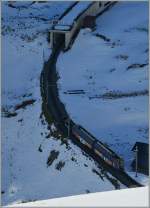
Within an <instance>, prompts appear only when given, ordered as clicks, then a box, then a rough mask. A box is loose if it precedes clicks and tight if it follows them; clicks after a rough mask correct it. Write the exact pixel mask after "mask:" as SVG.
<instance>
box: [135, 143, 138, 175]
mask: <svg viewBox="0 0 150 208" xmlns="http://www.w3.org/2000/svg"><path fill="white" fill-rule="evenodd" d="M135 169H136V173H135V177H137V171H138V146H136V149H135Z"/></svg>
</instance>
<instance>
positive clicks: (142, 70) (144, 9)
mask: <svg viewBox="0 0 150 208" xmlns="http://www.w3.org/2000/svg"><path fill="white" fill-rule="evenodd" d="M96 24H97V26H96V30H95V31H91V30H90V29H84V30H81V31H80V33H79V35H78V37H77V39H76V40H75V42H74V45H73V47H72V48H71V50H69V51H68V52H65V53H62V54H61V55H60V56H59V59H58V62H57V70H58V73H59V75H60V79H59V81H58V84H59V86H60V87H59V88H60V90H59V93H60V97H61V100H62V101H63V103H64V104H65V106H66V109H67V111H68V112H69V113H70V116H71V118H72V119H73V120H74V121H75V122H76V123H78V124H80V125H82V126H83V127H84V128H86V129H88V131H90V132H91V133H92V134H93V135H95V136H96V137H97V138H99V139H100V140H101V141H103V142H104V143H107V144H108V145H109V146H110V147H111V148H112V149H113V150H114V151H115V152H117V153H118V154H119V155H120V156H122V157H123V158H124V160H125V167H126V169H127V170H128V171H129V172H130V171H131V167H130V164H131V162H132V160H133V157H134V155H133V152H132V151H131V149H132V147H133V145H134V144H135V142H136V141H142V142H146V143H148V2H118V3H117V4H115V5H114V6H113V7H112V8H111V9H110V10H109V11H107V12H105V13H104V14H103V15H102V16H99V17H98V18H97V21H96ZM68 90H83V91H84V93H85V94H78V95H76V94H69V93H67V91H68ZM143 177H144V176H143ZM138 179H139V178H137V180H138ZM144 180H145V179H144Z"/></svg>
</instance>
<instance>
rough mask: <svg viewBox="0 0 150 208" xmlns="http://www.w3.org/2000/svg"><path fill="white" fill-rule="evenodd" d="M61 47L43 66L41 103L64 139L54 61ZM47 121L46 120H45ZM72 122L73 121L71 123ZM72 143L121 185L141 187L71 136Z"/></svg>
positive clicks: (63, 108) (58, 47)
mask: <svg viewBox="0 0 150 208" xmlns="http://www.w3.org/2000/svg"><path fill="white" fill-rule="evenodd" d="M61 49H62V46H61V44H60V45H58V46H57V47H56V48H55V49H54V50H53V52H52V54H51V56H50V58H49V60H48V61H47V62H46V63H45V64H44V69H43V71H42V73H41V95H42V98H43V103H44V105H45V107H46V109H47V110H46V111H47V113H46V114H45V116H48V113H49V114H50V115H52V116H53V119H54V122H55V125H56V127H57V128H58V130H59V131H60V133H61V134H63V135H64V136H65V137H66V136H67V133H68V129H67V127H66V126H65V123H64V121H63V120H62V117H68V118H69V115H68V114H67V112H66V110H65V107H64V105H63V103H61V101H60V99H59V96H58V89H57V72H56V61H57V58H58V56H59V53H60V52H61ZM47 120H48V119H47ZM71 122H73V121H71ZM70 139H71V140H72V142H73V143H74V144H76V145H78V146H79V147H80V148H81V149H82V150H83V151H84V152H85V153H86V154H88V155H89V156H90V157H92V158H93V159H94V160H95V161H96V162H97V163H98V164H99V165H100V166H101V167H103V168H104V170H106V171H108V172H109V173H110V174H112V175H113V176H114V177H115V178H116V179H118V180H119V181H120V182H121V183H122V184H124V185H126V186H127V187H129V188H131V187H141V186H142V185H141V184H140V183H138V182H137V181H135V180H134V179H133V178H131V177H130V176H129V175H128V174H127V173H126V172H125V171H122V170H118V169H115V168H113V167H112V166H110V165H108V164H107V163H106V162H104V160H102V159H101V158H100V157H98V156H97V155H96V154H95V153H94V151H93V150H91V149H89V148H88V147H86V146H85V145H83V144H82V143H81V142H80V141H79V140H77V139H76V138H75V137H74V136H73V135H71V136H70Z"/></svg>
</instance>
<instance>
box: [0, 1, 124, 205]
mask: <svg viewBox="0 0 150 208" xmlns="http://www.w3.org/2000/svg"><path fill="white" fill-rule="evenodd" d="M69 4H70V2H47V3H41V4H40V3H34V4H32V5H31V4H29V2H22V3H21V2H16V3H14V5H15V6H16V7H17V8H12V7H8V3H7V2H2V190H1V193H2V203H3V205H7V204H10V203H14V202H15V203H18V202H27V201H34V200H42V199H50V198H53V197H60V196H61V197H62V196H68V195H74V194H81V193H89V192H98V191H106V190H113V189H115V186H114V185H113V184H112V182H111V181H110V180H111V178H112V176H110V175H109V174H108V173H104V172H103V171H102V170H101V169H98V168H97V165H96V164H95V163H94V161H93V160H91V159H90V158H88V157H87V156H86V155H85V154H83V153H82V151H81V150H80V149H79V148H78V147H77V146H74V145H73V144H72V143H70V142H68V143H69V147H66V145H65V144H62V143H61V141H60V140H58V139H57V138H53V137H51V135H50V136H49V133H50V131H49V130H48V125H47V123H46V122H45V119H44V117H43V115H42V114H41V113H42V108H41V105H42V100H41V96H40V80H39V79H40V73H41V70H42V67H43V62H44V60H45V59H47V58H48V56H49V55H50V53H51V51H50V49H49V44H48V42H47V30H48V29H49V28H50V26H51V25H50V22H51V20H52V19H53V18H54V17H56V15H60V14H61V13H62V12H63V11H64V10H65V8H66V7H68V5H69ZM27 100H30V101H35V102H34V103H33V105H28V106H26V107H25V108H19V109H18V110H15V108H16V105H20V104H22V102H23V101H27ZM51 129H53V130H54V126H51ZM50 153H51V154H50ZM52 153H53V154H52ZM50 155H51V156H52V155H53V157H54V155H55V157H56V158H54V161H53V163H52V165H49V166H48V165H47V160H48V158H49V156H50ZM113 182H114V181H113ZM120 188H124V186H123V185H121V184H120Z"/></svg>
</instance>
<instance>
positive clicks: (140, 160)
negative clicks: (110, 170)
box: [131, 142, 149, 175]
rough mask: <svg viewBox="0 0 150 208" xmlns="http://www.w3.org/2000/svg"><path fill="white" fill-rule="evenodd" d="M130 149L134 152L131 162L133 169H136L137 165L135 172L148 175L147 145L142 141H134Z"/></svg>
mask: <svg viewBox="0 0 150 208" xmlns="http://www.w3.org/2000/svg"><path fill="white" fill-rule="evenodd" d="M132 151H133V152H135V159H134V160H133V162H132V164H131V166H132V168H133V171H136V166H137V172H139V173H143V174H145V175H149V145H148V144H147V143H143V142H136V143H135V145H134V146H133V148H132ZM136 163H137V164H136Z"/></svg>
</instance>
